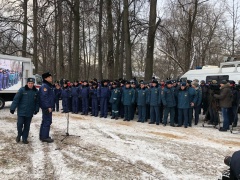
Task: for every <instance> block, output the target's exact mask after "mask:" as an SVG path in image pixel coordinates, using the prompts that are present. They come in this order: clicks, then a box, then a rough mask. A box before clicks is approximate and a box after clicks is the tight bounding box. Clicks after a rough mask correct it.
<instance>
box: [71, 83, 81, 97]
mask: <svg viewBox="0 0 240 180" xmlns="http://www.w3.org/2000/svg"><path fill="white" fill-rule="evenodd" d="M71 94H72V97H79V96H80V89H79V86H75V85H73V86H72V87H71Z"/></svg>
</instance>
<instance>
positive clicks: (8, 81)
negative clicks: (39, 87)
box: [0, 68, 21, 91]
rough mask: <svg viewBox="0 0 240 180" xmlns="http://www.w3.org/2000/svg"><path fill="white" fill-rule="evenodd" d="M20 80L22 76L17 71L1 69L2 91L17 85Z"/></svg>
mask: <svg viewBox="0 0 240 180" xmlns="http://www.w3.org/2000/svg"><path fill="white" fill-rule="evenodd" d="M20 78H21V77H20V74H19V73H18V72H17V71H16V72H15V71H10V70H9V69H2V68H0V91H2V90H4V89H7V88H10V87H11V86H13V85H15V84H17V83H18V81H19V79H20Z"/></svg>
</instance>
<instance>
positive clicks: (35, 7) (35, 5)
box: [33, 0, 38, 74]
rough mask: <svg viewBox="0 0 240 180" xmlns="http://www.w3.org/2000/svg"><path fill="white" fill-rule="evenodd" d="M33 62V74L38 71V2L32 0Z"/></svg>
mask: <svg viewBox="0 0 240 180" xmlns="http://www.w3.org/2000/svg"><path fill="white" fill-rule="evenodd" d="M33 64H34V66H35V70H34V74H37V73H38V3H37V0H33Z"/></svg>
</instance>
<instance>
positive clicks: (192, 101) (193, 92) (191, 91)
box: [187, 80, 197, 127]
mask: <svg viewBox="0 0 240 180" xmlns="http://www.w3.org/2000/svg"><path fill="white" fill-rule="evenodd" d="M191 83H192V81H191V80H187V89H188V93H189V99H190V108H189V109H188V124H189V127H192V119H193V108H194V105H195V104H196V102H197V96H196V90H195V89H194V88H192V87H191Z"/></svg>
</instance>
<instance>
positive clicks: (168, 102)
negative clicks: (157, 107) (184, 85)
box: [162, 80, 176, 127]
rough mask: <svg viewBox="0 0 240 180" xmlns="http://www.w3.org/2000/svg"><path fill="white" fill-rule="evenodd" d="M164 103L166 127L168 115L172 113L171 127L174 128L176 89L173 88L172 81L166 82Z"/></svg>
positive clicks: (163, 94)
mask: <svg viewBox="0 0 240 180" xmlns="http://www.w3.org/2000/svg"><path fill="white" fill-rule="evenodd" d="M162 102H163V105H164V107H165V109H164V119H163V123H164V126H166V124H167V119H168V114H169V113H170V126H173V127H174V126H175V125H174V116H175V106H176V99H175V91H174V88H173V87H172V81H170V80H168V81H167V82H166V87H165V88H164V89H163V93H162Z"/></svg>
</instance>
